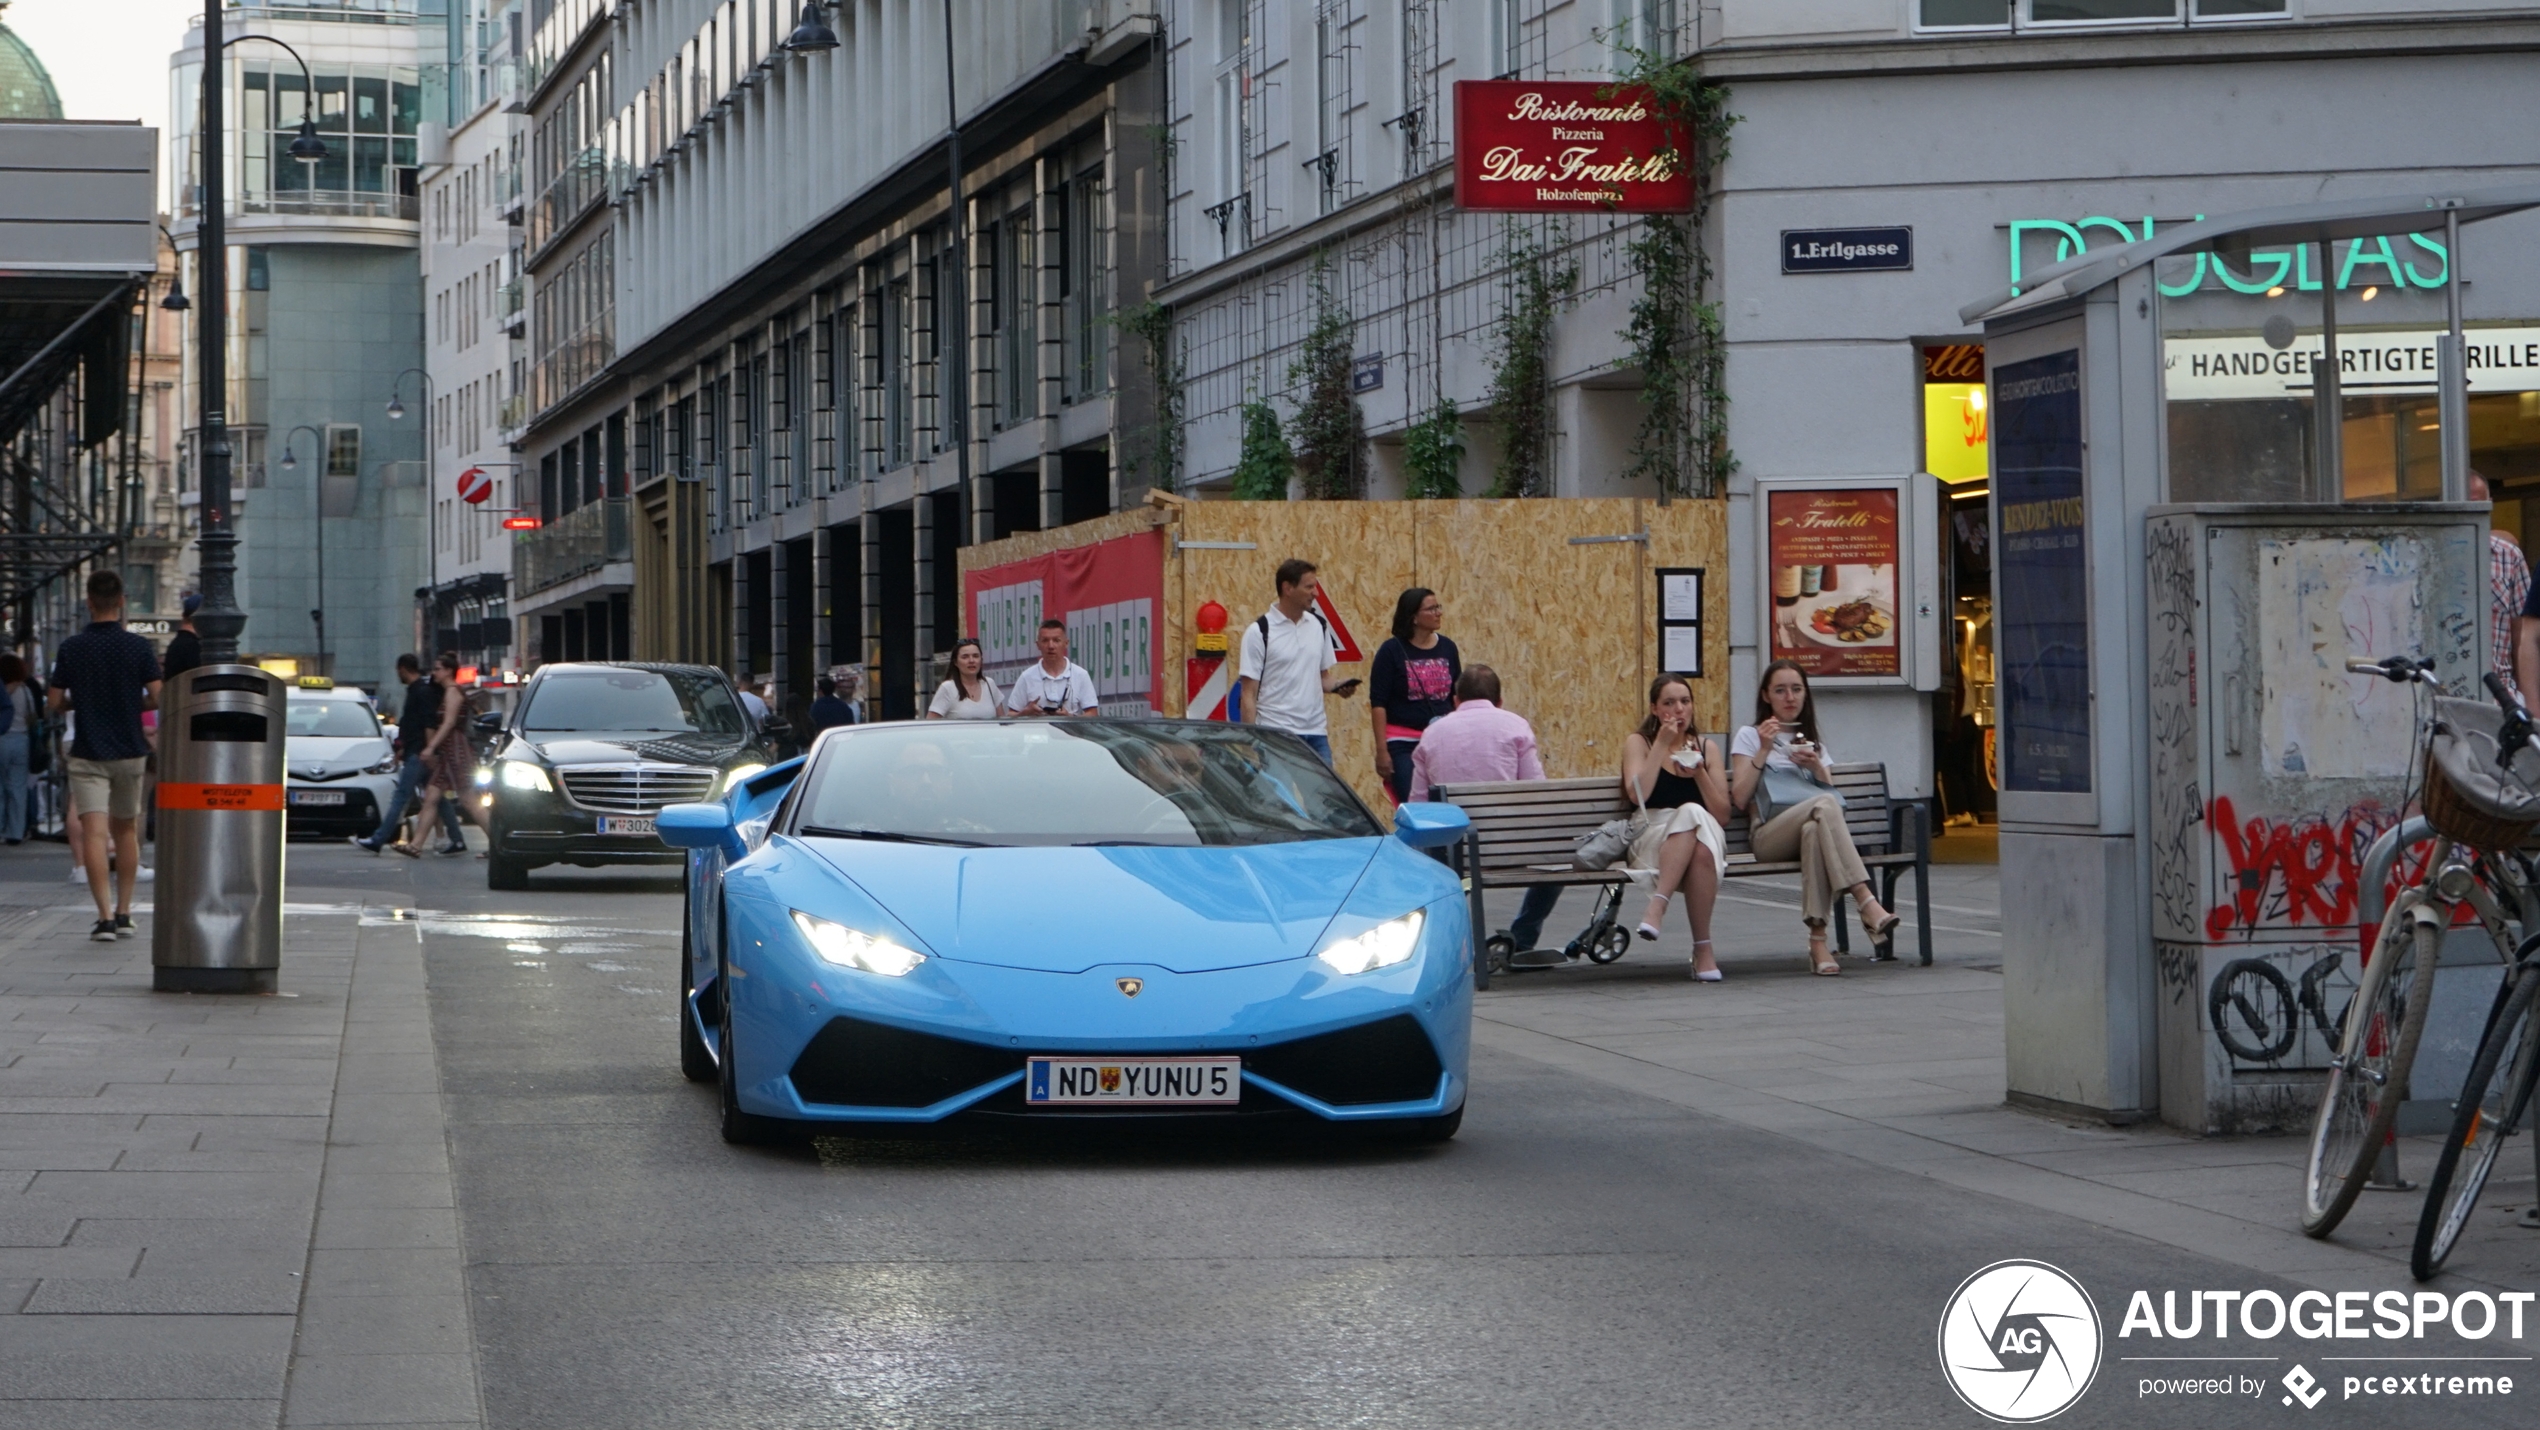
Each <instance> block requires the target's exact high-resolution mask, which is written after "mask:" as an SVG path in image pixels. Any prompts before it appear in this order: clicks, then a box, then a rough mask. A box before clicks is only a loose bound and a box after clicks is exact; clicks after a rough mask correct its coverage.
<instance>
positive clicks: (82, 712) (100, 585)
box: [45, 571, 160, 943]
mask: <svg viewBox="0 0 2540 1430" xmlns="http://www.w3.org/2000/svg"><path fill="white" fill-rule="evenodd" d="M88 622H89V623H88V628H87V629H86V630H84V631H81V632H80V633H79V634H78V635H75V636H73V637H71V638H70V639H69V640H66V641H64V642H62V648H61V652H60V654H59V655H58V656H57V657H56V658H55V659H54V661H53V678H52V679H51V680H50V681H48V682H46V683H47V685H48V686H49V687H50V688H49V689H48V690H47V691H46V693H45V703H46V706H47V708H49V709H50V710H52V712H53V713H54V714H56V715H60V714H64V713H66V712H76V713H77V714H78V716H79V721H78V728H77V733H76V734H74V735H73V736H72V737H71V750H70V767H69V771H68V772H69V775H70V786H71V800H72V803H73V805H74V806H75V807H76V808H77V809H78V810H79V829H78V830H77V831H76V832H75V833H74V834H72V836H71V837H73V838H75V839H78V840H79V841H80V843H81V847H82V848H83V850H84V851H85V853H86V859H85V861H84V862H85V864H86V866H87V869H88V893H89V896H90V897H91V898H93V899H95V900H96V901H97V925H96V927H95V928H92V929H90V930H89V933H88V936H89V937H90V938H92V939H95V940H97V941H98V942H100V943H111V942H113V941H114V940H116V939H119V938H130V937H132V885H133V881H134V878H135V877H136V875H137V872H138V871H139V870H140V868H141V785H142V774H143V771H144V770H145V769H146V767H147V766H148V765H149V763H150V739H149V736H148V735H147V734H146V733H145V732H144V731H143V730H142V728H141V714H142V712H143V711H145V710H156V709H157V708H159V681H160V675H159V657H158V653H157V652H155V651H153V650H152V649H151V648H150V642H149V641H148V640H146V639H144V638H142V637H140V636H137V635H134V634H133V633H132V632H130V631H128V630H125V629H124V628H123V578H122V577H120V576H118V575H116V574H115V573H114V572H112V571H100V572H97V573H96V574H95V575H93V576H90V577H89V578H88ZM110 837H111V840H112V848H113V850H114V860H115V862H114V866H113V867H112V869H111V870H110V869H109V867H108V865H107V862H106V858H107V849H108V847H109V843H108V841H109V838H110Z"/></svg>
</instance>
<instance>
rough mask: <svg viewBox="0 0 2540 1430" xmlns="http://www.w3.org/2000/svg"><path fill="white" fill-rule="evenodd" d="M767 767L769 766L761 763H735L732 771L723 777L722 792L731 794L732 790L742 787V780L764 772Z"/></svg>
mask: <svg viewBox="0 0 2540 1430" xmlns="http://www.w3.org/2000/svg"><path fill="white" fill-rule="evenodd" d="M766 769H767V766H765V765H759V764H752V765H734V766H733V767H732V769H731V772H730V773H728V774H726V775H724V777H723V791H722V792H723V793H725V794H730V793H731V792H732V791H734V790H736V789H739V788H740V787H741V782H742V781H743V780H746V779H748V778H750V777H751V776H752V775H756V774H760V773H763V772H764V771H765V770H766Z"/></svg>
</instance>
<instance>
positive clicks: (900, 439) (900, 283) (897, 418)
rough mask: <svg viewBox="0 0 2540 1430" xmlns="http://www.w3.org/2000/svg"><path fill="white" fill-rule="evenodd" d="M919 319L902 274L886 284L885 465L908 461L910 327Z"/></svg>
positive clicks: (883, 359)
mask: <svg viewBox="0 0 2540 1430" xmlns="http://www.w3.org/2000/svg"><path fill="white" fill-rule="evenodd" d="M915 321H916V310H915V307H914V306H913V305H912V304H911V302H910V301H909V281H908V276H907V275H906V274H902V275H900V276H899V277H897V278H894V279H892V280H891V281H890V282H889V283H887V284H885V285H883V289H882V319H881V324H880V327H881V334H880V336H881V339H882V343H881V353H880V359H881V368H882V374H881V376H882V465H883V466H885V467H897V466H901V465H903V464H905V463H906V462H907V461H908V460H909V429H910V428H911V427H912V426H914V425H915V424H914V423H913V422H912V421H911V420H910V419H911V413H910V411H909V407H910V395H909V372H908V363H909V347H910V343H909V329H910V327H911V325H912V324H913V323H914V322H915Z"/></svg>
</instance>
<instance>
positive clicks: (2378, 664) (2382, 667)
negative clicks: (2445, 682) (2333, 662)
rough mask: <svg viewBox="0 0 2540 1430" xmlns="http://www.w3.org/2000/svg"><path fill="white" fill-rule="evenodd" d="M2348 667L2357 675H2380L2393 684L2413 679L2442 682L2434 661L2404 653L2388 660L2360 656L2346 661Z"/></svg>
mask: <svg viewBox="0 0 2540 1430" xmlns="http://www.w3.org/2000/svg"><path fill="white" fill-rule="evenodd" d="M2346 669H2347V670H2348V671H2349V672H2351V673H2353V674H2355V675H2378V676H2380V677H2381V678H2382V679H2384V680H2387V681H2389V682H2390V683H2391V684H2393V685H2405V684H2407V683H2408V682H2410V681H2412V680H2422V681H2424V682H2425V683H2426V684H2428V685H2439V684H2440V683H2441V682H2439V681H2437V680H2436V679H2435V678H2434V662H2432V661H2430V660H2410V659H2408V658H2407V657H2406V656H2404V655H2394V656H2391V657H2390V658H2389V659H2387V660H2365V659H2363V658H2362V657H2360V656H2358V657H2355V658H2353V659H2350V660H2348V661H2347V662H2346Z"/></svg>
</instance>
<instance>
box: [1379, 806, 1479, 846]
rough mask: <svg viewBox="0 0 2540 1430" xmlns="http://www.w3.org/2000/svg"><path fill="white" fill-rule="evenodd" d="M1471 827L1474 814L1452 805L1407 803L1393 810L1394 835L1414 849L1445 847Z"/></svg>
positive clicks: (1454, 841) (1457, 839)
mask: <svg viewBox="0 0 2540 1430" xmlns="http://www.w3.org/2000/svg"><path fill="white" fill-rule="evenodd" d="M1472 827H1473V820H1472V816H1470V815H1468V814H1466V813H1465V812H1464V811H1463V810H1461V809H1458V808H1457V807H1456V806H1454V805H1451V804H1406V805H1401V806H1398V807H1396V808H1395V810H1394V812H1393V837H1394V838H1396V839H1399V840H1401V841H1402V842H1403V843H1405V844H1408V845H1410V846H1411V847H1412V848H1414V849H1443V848H1445V847H1447V846H1448V845H1450V844H1453V843H1456V842H1457V841H1459V840H1461V839H1462V838H1463V837H1464V836H1465V834H1466V833H1467V832H1469V831H1470V830H1471V829H1472Z"/></svg>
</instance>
